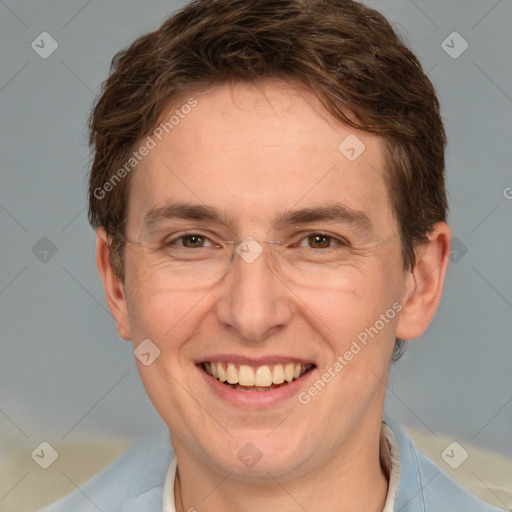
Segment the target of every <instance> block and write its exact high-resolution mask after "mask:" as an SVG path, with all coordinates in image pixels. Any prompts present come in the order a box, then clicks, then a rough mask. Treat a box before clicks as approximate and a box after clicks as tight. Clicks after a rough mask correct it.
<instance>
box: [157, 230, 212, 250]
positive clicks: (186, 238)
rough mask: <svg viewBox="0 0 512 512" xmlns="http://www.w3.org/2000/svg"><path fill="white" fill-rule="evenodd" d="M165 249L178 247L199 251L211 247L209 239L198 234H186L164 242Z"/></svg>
mask: <svg viewBox="0 0 512 512" xmlns="http://www.w3.org/2000/svg"><path fill="white" fill-rule="evenodd" d="M163 245H164V246H165V247H171V246H178V247H185V248H187V249H198V248H199V249H200V248H201V247H206V246H208V247H209V246H212V245H213V244H212V243H211V241H210V239H209V238H207V237H206V236H203V235H200V234H198V233H187V234H185V235H181V236H178V237H174V238H170V239H167V240H165V242H164V244H163Z"/></svg>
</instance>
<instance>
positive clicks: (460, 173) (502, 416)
mask: <svg viewBox="0 0 512 512" xmlns="http://www.w3.org/2000/svg"><path fill="white" fill-rule="evenodd" d="M368 3H369V4H370V5H371V6H373V7H375V8H378V9H379V10H380V11H381V12H383V13H384V14H385V15H387V16H388V17H389V19H390V20H391V21H392V23H393V24H394V26H395V27H396V28H397V29H398V30H399V31H400V32H401V34H402V35H403V36H404V38H405V39H406V41H407V42H408V43H409V45H410V46H411V47H412V49H413V50H414V51H415V52H416V53H417V54H418V55H419V56H420V58H421V60H422V63H423V65H424V68H425V69H426V70H428V72H429V76H430V77H431V79H432V80H433V82H434V84H435V85H436V87H437V89H438V92H439V96H440V99H441V102H442V108H443V116H444V119H445V122H446V129H447V133H448V138H449V148H448V166H447V167H448V190H449V194H450V205H451V215H450V223H451V226H452V229H453V233H454V235H455V236H456V237H457V240H458V241H457V242H456V249H457V254H455V253H453V255H452V257H453V262H452V264H451V266H450V268H449V272H448V277H447V282H446V289H445V293H444V297H443V300H442V303H441V306H440V309H439V312H438V314H437V316H436V318H435V320H434V322H433V323H432V325H431V326H430V328H429V329H428V331H427V333H426V334H425V335H424V336H422V338H421V340H417V341H414V342H411V343H410V344H409V347H408V350H407V352H406V354H405V355H404V357H403V358H402V360H401V361H400V362H399V363H398V364H397V365H395V367H394V368H393V370H392V374H391V378H390V383H389V393H388V395H389V397H388V398H389V400H388V404H387V406H388V410H389V411H390V413H392V414H393V416H395V417H396V418H397V419H398V420H399V421H402V422H403V423H405V424H406V425H410V426H414V427H418V428H421V429H424V430H426V431H431V432H433V433H434V434H436V435H438V434H448V435H450V436H453V437H454V438H457V439H459V440H462V441H464V440H465V441H468V442H472V443H474V444H478V445H481V446H483V447H487V448H489V449H492V450H495V451H498V452H501V453H505V454H508V455H512V439H511V436H510V432H511V425H512V403H511V402H512V383H511V377H510V366H511V362H512V344H511V343H510V338H511V332H512V329H511V327H512V315H511V313H512V292H511V290H512V286H511V284H512V282H511V281H512V272H511V269H510V261H511V258H510V255H511V237H510V234H511V229H510V228H511V219H512V215H511V212H512V200H511V199H510V198H512V189H511V188H507V187H512V174H511V172H510V162H511V161H512V159H511V156H512V155H511V149H510V148H511V144H510V119H511V115H512V91H511V87H510V86H511V83H512V80H511V70H512V66H511V62H510V49H511V47H512V44H511V43H512V41H511V31H510V29H509V23H508V22H507V20H510V19H512V3H511V2H510V0H501V1H496V0H473V1H468V0H460V1H453V0H452V1H449V2H447V1H445V0H435V1H432V0H429V1H427V0H421V1H420V0H415V1H414V2H413V1H411V0H395V1H392V0H386V1H372V2H368ZM183 4H184V2H175V1H174V2H173V1H164V0H150V1H145V2H136V1H133V0H130V1H126V0H124V1H121V0H115V1H112V0H110V1H108V2H107V1H100V0H90V1H87V0H68V1H63V0H60V1H57V0H53V1H51V0H50V1H44V2H43V1H38V0H31V1H28V0H9V1H6V2H2V3H0V48H1V50H0V53H1V66H0V119H1V137H0V152H1V153H0V154H1V170H2V177H1V189H0V226H1V232H2V249H1V254H2V266H1V270H0V308H1V313H0V314H1V325H2V339H1V350H2V352H1V357H0V435H1V436H2V439H3V441H4V442H5V440H6V439H14V438H20V439H23V440H25V441H27V440H28V441H32V440H33V445H34V447H35V446H37V445H38V444H39V442H41V441H42V440H47V441H49V442H50V443H52V442H54V443H58V442H61V441H62V440H75V441H77V442H79V441H80V439H82V438H83V436H86V435H89V434H90V433H91V432H111V433H122V434H126V435H129V436H142V435H146V434H151V433H153V432H156V431H162V429H163V427H162V422H161V420H160V419H159V417H158V416H157V414H156V412H154V411H153V408H152V406H151V404H150V403H149V400H148V399H147V398H146V396H145V392H144V390H143V389H142V386H141V384H140V382H139V377H138V375H137V371H136V367H135V363H134V359H133V353H132V350H131V345H130V344H129V343H126V342H123V341H121V340H120V339H119V338H118V336H117V333H116V329H115V325H114V322H113V320H112V318H111V316H110V314H109V313H108V311H107V309H106V304H105V301H104V298H103V291H102V287H101V283H100V279H99V277H98V275H97V272H96V267H95V260H94V249H95V238H94V234H93V232H92V230H91V229H90V227H89V225H88V223H87V218H86V207H85V190H86V177H87V170H88V161H89V153H88V148H87V146H86V142H87V133H86V129H85V120H86V116H87V113H88V112H89V109H90V107H91V104H92V102H93V100H94V96H95V94H97V93H98V91H99V85H100V83H101V82H102V81H103V80H104V79H105V78H106V77H107V72H108V68H109V63H110V59H111V58H112V56H113V55H114V53H115V52H116V51H118V50H119V49H121V48H122V47H124V46H125V45H127V44H128V43H130V42H131V41H132V40H133V39H134V38H135V37H136V36H138V35H140V34H142V33H145V32H147V31H149V30H152V29H154V28H156V27H157V26H158V25H159V23H160V22H161V21H162V20H163V19H164V17H165V16H166V15H167V14H168V13H170V12H171V11H172V10H173V9H175V8H176V7H178V6H180V5H183ZM43 31H46V32H49V33H50V34H51V35H52V37H53V38H54V39H55V40H56V41H57V42H58V45H59V46H58V48H57V50H56V51H55V52H54V53H53V54H52V55H51V56H50V57H48V58H47V59H43V58H41V57H40V56H39V55H38V54H37V53H36V52H35V51H34V50H33V49H32V48H31V43H32V41H33V40H35V39H36V38H37V36H39V34H40V33H41V32H43ZM454 31H456V32H458V33H459V34H460V35H461V36H462V37H463V38H464V39H465V40H466V41H467V43H468V44H469V47H468V49H467V50H466V51H465V52H464V53H462V54H461V55H460V56H459V57H458V58H452V57H450V56H449V55H448V54H447V53H446V52H445V50H444V49H443V48H442V45H441V44H442V42H443V41H444V40H445V39H446V38H447V36H449V34H451V33H452V32H454ZM448 41H449V44H450V45H451V46H454V48H453V49H452V51H457V50H458V49H460V48H461V46H460V43H461V41H457V40H454V43H453V44H452V43H451V40H450V39H448ZM47 48H48V47H47ZM507 197H508V198H507ZM43 237H47V238H48V239H49V240H51V242H52V243H53V244H54V245H55V248H56V249H57V252H56V253H55V254H54V255H52V253H51V252H49V253H48V254H47V255H46V259H47V261H46V262H45V261H41V260H40V259H41V258H43V257H44V253H42V252H41V251H39V252H38V247H39V248H40V247H41V244H42V246H43V249H44V246H45V244H46V245H47V244H48V242H47V241H43V242H39V241H40V239H41V238H43ZM38 242H39V244H40V245H39V246H37V245H36V244H37V243H38ZM34 246H36V248H35V249H33V248H34ZM466 250H467V252H465V251H466ZM34 252H35V253H36V254H34ZM43 259H44V258H43ZM0 441H1V439H0Z"/></svg>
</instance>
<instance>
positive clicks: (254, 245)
mask: <svg viewBox="0 0 512 512" xmlns="http://www.w3.org/2000/svg"><path fill="white" fill-rule="evenodd" d="M262 252H263V247H261V245H260V244H259V243H258V242H257V241H256V240H254V238H252V237H251V236H248V237H247V238H244V239H243V241H242V242H241V243H240V244H238V245H237V248H236V253H237V254H238V255H239V256H240V258H242V259H243V260H244V261H245V262H246V263H253V262H254V261H256V260H257V259H258V258H259V257H260V255H261V253H262Z"/></svg>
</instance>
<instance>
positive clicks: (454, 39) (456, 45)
mask: <svg viewBox="0 0 512 512" xmlns="http://www.w3.org/2000/svg"><path fill="white" fill-rule="evenodd" d="M468 46H469V44H468V42H467V41H466V40H465V39H464V38H463V37H462V36H461V35H460V34H459V33H458V32H452V33H451V34H450V35H449V36H448V37H447V38H446V39H445V40H444V41H443V42H442V43H441V48H442V49H443V50H444V51H445V52H446V53H447V54H448V55H449V56H450V57H451V58H452V59H458V58H459V57H460V56H461V55H462V54H463V53H464V52H465V51H466V50H467V49H468Z"/></svg>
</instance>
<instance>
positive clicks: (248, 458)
mask: <svg viewBox="0 0 512 512" xmlns="http://www.w3.org/2000/svg"><path fill="white" fill-rule="evenodd" d="M236 456H237V457H238V458H239V459H240V461H241V462H242V463H243V464H244V465H245V466H247V467H248V468H252V467H253V466H255V465H256V464H257V463H258V461H259V460H260V459H261V457H262V453H261V452H260V450H258V448H257V447H256V445H254V444H253V443H250V442H249V443H245V444H244V445H243V446H242V448H240V450H238V452H237V454H236Z"/></svg>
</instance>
